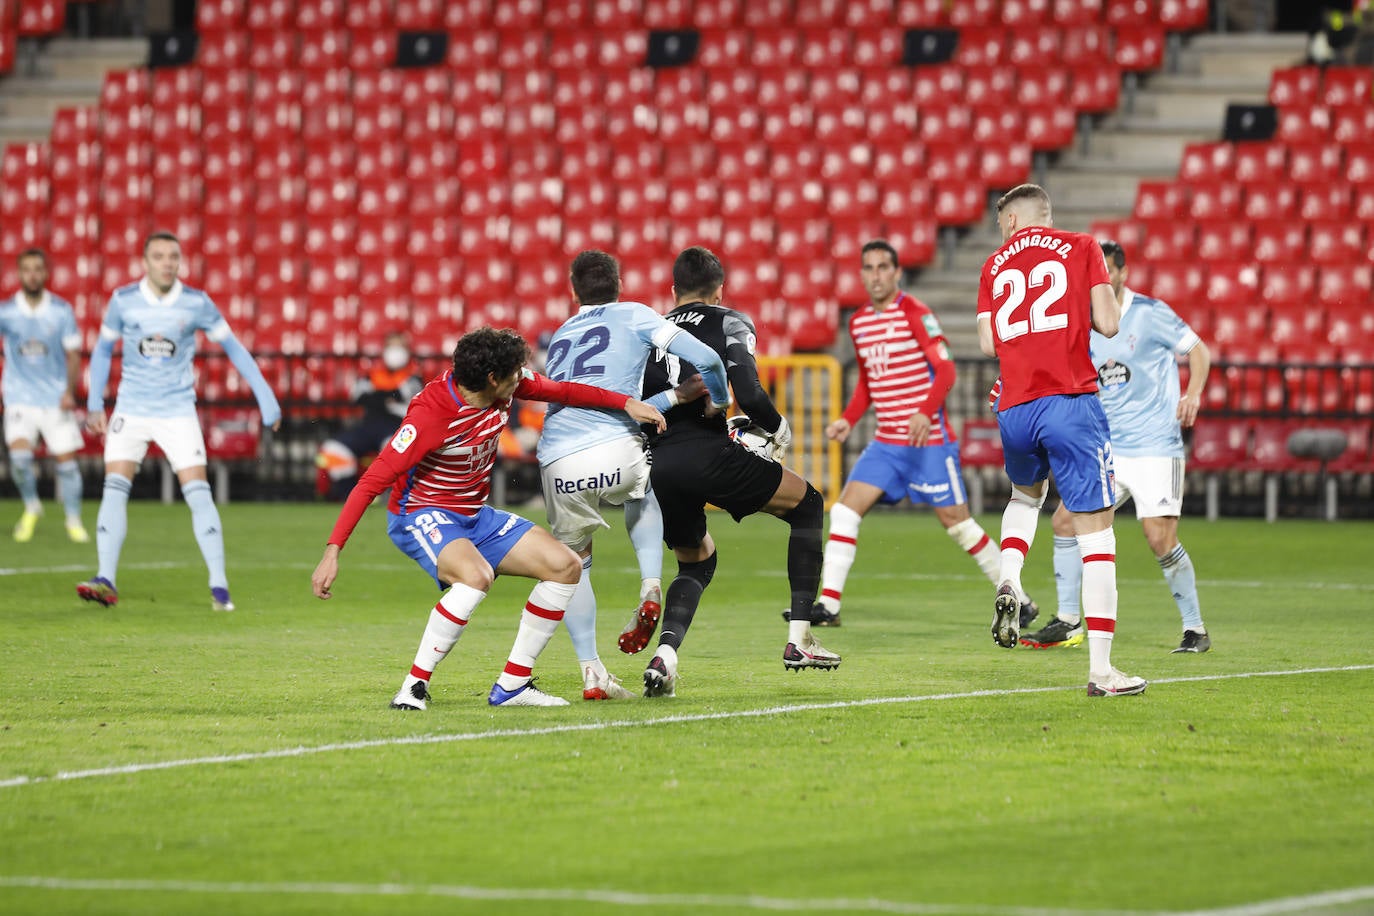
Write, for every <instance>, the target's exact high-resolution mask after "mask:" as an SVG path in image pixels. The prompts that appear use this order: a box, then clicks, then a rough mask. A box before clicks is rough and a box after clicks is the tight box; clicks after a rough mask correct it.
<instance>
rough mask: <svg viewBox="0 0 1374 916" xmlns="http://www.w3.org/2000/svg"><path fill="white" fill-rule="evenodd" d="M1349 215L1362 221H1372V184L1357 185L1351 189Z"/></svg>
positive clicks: (1373, 206)
mask: <svg viewBox="0 0 1374 916" xmlns="http://www.w3.org/2000/svg"><path fill="white" fill-rule="evenodd" d="M1350 210H1351V216H1353V217H1354V218H1355V219H1357V220H1359V221H1360V222H1362V223H1374V185H1367V184H1365V185H1358V186H1355V187H1352V189H1351V203H1350Z"/></svg>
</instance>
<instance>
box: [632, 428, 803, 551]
mask: <svg viewBox="0 0 1374 916" xmlns="http://www.w3.org/2000/svg"><path fill="white" fill-rule="evenodd" d="M652 455H653V465H652V467H651V469H650V480H651V481H652V483H653V488H654V495H655V496H656V497H657V498H658V504H659V507H660V508H661V509H662V510H663V540H664V542H665V543H666V544H667V545H668V546H669V547H695V546H696V545H698V544H700V543H701V541H702V539H704V538H705V537H706V504H707V503H710V504H711V505H713V506H719V507H720V508H721V509H724V510H725V511H726V512H729V513H730V515H732V516H733V517H734V519H735V521H739V520H740V519H742V518H744V517H745V516H746V515H753V514H754V513H755V512H757V511H759V510H760V509H762V508H763V507H764V506H765V505H767V504H768V501H769V500H771V499H772V498H773V494H774V493H776V492H777V491H778V485H779V484H781V483H782V473H783V468H782V465H781V464H778V463H777V462H776V461H769V460H768V459H767V458H764V457H762V456H760V455H756V454H754V453H753V452H751V451H749V450H748V449H747V448H745V447H744V446H742V445H739V444H737V443H735V442H734V441H733V440H732V439H730V437H729V436H726V435H724V434H721V433H714V432H703V431H698V430H694V429H683V430H680V431H674V430H671V429H670V430H669V431H668V432H667V433H665V434H663V435H662V436H660V437H658V439H657V440H655V442H654V443H653V447H652Z"/></svg>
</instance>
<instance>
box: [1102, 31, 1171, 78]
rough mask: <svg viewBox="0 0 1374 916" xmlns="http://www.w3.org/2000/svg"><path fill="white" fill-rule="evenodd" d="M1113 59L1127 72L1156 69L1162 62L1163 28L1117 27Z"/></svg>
mask: <svg viewBox="0 0 1374 916" xmlns="http://www.w3.org/2000/svg"><path fill="white" fill-rule="evenodd" d="M1114 60H1115V61H1116V64H1117V66H1119V67H1120V68H1121V69H1122V70H1125V71H1126V72H1128V73H1140V72H1143V71H1149V70H1158V69H1159V68H1160V67H1161V66H1162V65H1163V64H1164V30H1163V29H1162V28H1150V27H1140V28H1135V27H1132V28H1127V29H1118V30H1117V33H1116V51H1115V55H1114Z"/></svg>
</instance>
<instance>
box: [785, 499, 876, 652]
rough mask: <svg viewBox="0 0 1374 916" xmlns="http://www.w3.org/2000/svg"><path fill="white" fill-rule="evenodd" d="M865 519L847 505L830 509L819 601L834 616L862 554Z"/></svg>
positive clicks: (840, 504)
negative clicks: (858, 557)
mask: <svg viewBox="0 0 1374 916" xmlns="http://www.w3.org/2000/svg"><path fill="white" fill-rule="evenodd" d="M863 520H864V517H863V516H862V515H860V514H859V513H857V512H855V511H854V510H853V509H851V508H849V507H848V506H846V505H845V504H844V503H835V505H833V506H831V507H830V537H829V539H828V540H827V541H826V542H825V558H824V559H823V560H822V562H821V597H820V602H821V604H823V605H825V609H826V610H828V611H830V612H831V613H832V614H833V613H837V612H838V611H839V610H840V598H841V596H842V595H843V594H844V583H845V581H846V580H848V578H849V570H850V569H851V568H852V567H853V566H854V557H855V555H857V554H858V552H859V546H858V539H859V523H860V522H862V521H863ZM808 626H809V625H808ZM793 641H794V642H795V640H793Z"/></svg>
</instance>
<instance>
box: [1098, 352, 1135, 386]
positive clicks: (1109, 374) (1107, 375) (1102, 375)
mask: <svg viewBox="0 0 1374 916" xmlns="http://www.w3.org/2000/svg"><path fill="white" fill-rule="evenodd" d="M1130 380H1131V370H1130V367H1128V366H1127V365H1126V364H1125V363H1119V362H1117V361H1116V360H1114V359H1109V360H1107V361H1106V362H1105V363H1103V364H1102V365H1101V366H1099V367H1098V369H1097V384H1098V385H1099V386H1101V387H1102V388H1119V387H1120V386H1122V385H1124V384H1126V383H1127V382H1129V381H1130Z"/></svg>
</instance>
